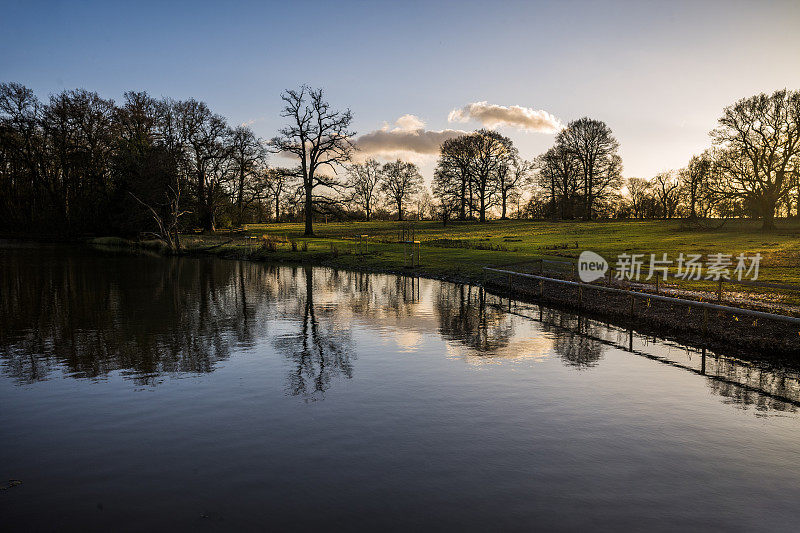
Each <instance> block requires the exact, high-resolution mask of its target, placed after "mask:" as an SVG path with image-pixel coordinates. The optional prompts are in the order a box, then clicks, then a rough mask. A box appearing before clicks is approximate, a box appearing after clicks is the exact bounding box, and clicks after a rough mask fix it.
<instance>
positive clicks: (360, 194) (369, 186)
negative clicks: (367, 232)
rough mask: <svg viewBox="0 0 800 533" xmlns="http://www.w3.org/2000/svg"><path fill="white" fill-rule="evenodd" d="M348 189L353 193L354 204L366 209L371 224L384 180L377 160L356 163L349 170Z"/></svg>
mask: <svg viewBox="0 0 800 533" xmlns="http://www.w3.org/2000/svg"><path fill="white" fill-rule="evenodd" d="M347 171H348V175H349V179H348V181H347V187H348V189H350V190H351V191H352V199H353V202H354V203H355V204H356V205H357V206H359V207H361V208H362V209H364V213H365V214H366V216H367V222H369V219H370V217H371V216H372V210H373V208H374V206H375V201H376V200H377V196H378V191H379V184H380V182H381V180H382V179H383V170H382V169H381V164H380V163H378V161H376V160H375V159H372V158H370V159H367V160H366V161H365V162H364V163H356V164H353V165H351V166H350V167H349V168H348V169H347Z"/></svg>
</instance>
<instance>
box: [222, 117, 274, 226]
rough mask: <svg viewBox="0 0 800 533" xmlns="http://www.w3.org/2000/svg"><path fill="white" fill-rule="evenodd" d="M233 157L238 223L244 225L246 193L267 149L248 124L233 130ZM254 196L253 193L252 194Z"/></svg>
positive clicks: (263, 160)
mask: <svg viewBox="0 0 800 533" xmlns="http://www.w3.org/2000/svg"><path fill="white" fill-rule="evenodd" d="M231 157H232V158H233V167H234V168H233V171H234V172H235V173H236V183H235V187H236V189H235V193H236V194H235V197H236V218H237V220H236V224H237V225H238V226H241V225H242V222H243V221H244V210H245V208H246V207H247V203H246V201H245V194H246V191H247V190H248V189H251V188H252V187H249V185H250V183H248V181H252V179H253V178H254V177H255V174H256V171H257V169H258V167H259V163H264V162H265V159H266V151H265V149H264V146H263V145H262V144H261V141H259V139H258V138H257V137H256V136H255V134H254V133H253V131H252V130H251V129H250V128H248V127H246V126H238V127H237V128H235V129H234V130H233V131H232V132H231ZM251 196H252V195H251Z"/></svg>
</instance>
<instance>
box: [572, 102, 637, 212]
mask: <svg viewBox="0 0 800 533" xmlns="http://www.w3.org/2000/svg"><path fill="white" fill-rule="evenodd" d="M556 144H560V145H563V146H564V147H565V148H566V149H567V150H569V151H570V152H571V153H572V154H573V155H574V157H575V158H576V160H577V162H578V165H579V168H580V172H581V175H582V178H583V183H582V185H583V204H584V213H583V217H584V219H586V220H591V219H592V216H593V209H594V206H595V203H596V202H597V201H598V200H602V199H603V197H604V196H606V195H607V194H609V193H612V192H613V191H615V190H616V189H618V188H619V185H620V182H621V174H622V160H621V159H620V157H619V155H618V154H617V151H618V150H619V142H617V140H616V139H615V138H614V136H613V135H612V133H611V128H609V127H608V125H607V124H606V123H605V122H602V121H600V120H594V119H590V118H588V117H584V118H581V119H578V120H575V121H573V122H570V123H569V124H568V125H567V127H566V128H565V129H563V130H561V132H559V134H558V136H557V137H556Z"/></svg>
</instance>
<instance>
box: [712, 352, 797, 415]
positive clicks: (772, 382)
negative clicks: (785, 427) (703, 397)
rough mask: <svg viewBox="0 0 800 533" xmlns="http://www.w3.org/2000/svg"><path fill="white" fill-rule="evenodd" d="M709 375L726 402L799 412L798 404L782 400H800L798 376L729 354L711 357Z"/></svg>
mask: <svg viewBox="0 0 800 533" xmlns="http://www.w3.org/2000/svg"><path fill="white" fill-rule="evenodd" d="M706 374H707V375H709V376H711V377H709V379H708V380H707V384H708V387H709V388H710V389H711V392H712V393H714V394H717V395H719V396H720V397H722V398H723V399H724V400H723V401H724V402H725V403H730V404H732V405H736V406H737V407H740V408H742V409H748V408H750V407H752V408H754V409H756V410H758V411H768V410H775V411H785V412H795V411H797V407H796V406H795V405H794V404H792V403H789V402H786V401H782V400H780V398H786V399H787V400H790V401H795V402H798V401H800V381H798V378H797V376H789V375H786V374H784V373H781V372H778V371H772V370H767V369H761V368H758V367H754V366H750V365H745V364H742V363H740V362H738V361H736V360H735V359H728V358H726V357H709V358H707V366H706ZM715 378H721V379H715ZM760 391H763V393H766V394H763V393H762V392H760Z"/></svg>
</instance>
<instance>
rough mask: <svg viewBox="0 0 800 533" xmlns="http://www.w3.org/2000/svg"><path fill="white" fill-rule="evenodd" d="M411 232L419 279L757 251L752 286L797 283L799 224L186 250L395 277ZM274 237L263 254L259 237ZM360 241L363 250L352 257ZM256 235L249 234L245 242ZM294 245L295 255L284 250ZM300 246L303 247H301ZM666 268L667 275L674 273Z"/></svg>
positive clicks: (439, 233) (261, 227) (548, 229)
mask: <svg viewBox="0 0 800 533" xmlns="http://www.w3.org/2000/svg"><path fill="white" fill-rule="evenodd" d="M404 226H406V227H412V228H413V229H414V239H415V240H417V241H420V265H419V266H418V267H417V268H415V269H414V271H415V272H417V273H419V274H423V275H429V276H435V277H448V278H462V279H466V280H475V279H478V278H479V277H480V276H481V273H482V268H483V267H485V266H498V265H502V266H508V265H524V264H525V263H532V262H534V261H535V260H537V259H541V258H545V259H556V260H558V259H563V260H572V261H574V260H576V259H577V257H578V255H579V254H580V253H581V252H582V251H584V250H592V251H594V252H597V253H599V254H600V255H602V256H603V257H605V258H606V259H607V260H608V261H609V264H610V265H612V267H613V265H614V264H615V262H616V258H617V256H618V255H619V254H622V253H628V254H634V253H640V254H645V255H646V257H645V259H646V261H649V256H650V254H651V253H655V254H657V255H658V256H659V257H660V256H661V254H663V253H667V255H668V258H669V259H671V260H676V259H677V257H678V254H679V253H681V252H683V253H684V254H689V253H694V254H703V255H704V256H706V255H707V254H715V253H724V254H733V255H734V256H735V255H737V254H739V253H742V252H743V253H745V254H748V255H752V254H755V253H760V254H761V255H762V260H761V268H760V271H759V280H761V281H769V282H778V283H793V284H800V221H794V220H793V221H778V229H777V231H775V232H770V233H764V232H762V231H761V230H760V226H761V223H760V222H759V221H726V222H725V223H722V221H708V222H704V223H699V224H690V223H688V222H686V221H681V220H666V221H664V220H652V221H603V222H547V221H527V220H507V221H499V220H498V221H489V222H485V223H477V222H449V223H448V224H447V225H446V226H444V225H442V223H441V222H434V221H422V222H411V223H401V222H386V221H379V222H337V223H328V224H326V223H324V222H317V223H316V224H315V225H314V232H315V236H314V237H304V236H303V225H302V224H299V223H287V224H250V225H247V226H246V227H245V228H244V229H243V230H242V231H232V232H228V231H219V232H217V233H215V234H213V235H207V234H204V235H186V236H184V244H185V245H186V246H187V248H188V249H189V250H193V249H200V248H206V247H209V246H213V245H216V244H220V243H224V242H226V241H228V240H231V239H232V241H231V242H230V243H228V244H224V245H222V246H218V247H217V248H215V249H214V251H215V252H219V253H223V254H225V253H242V254H246V255H251V254H252V255H258V256H264V259H269V258H270V257H272V258H273V259H275V260H278V261H305V260H324V262H325V264H327V265H330V266H336V267H341V268H356V269H374V270H393V271H401V270H403V269H404V255H405V254H404V246H403V245H401V244H399V243H398V241H399V240H400V238H401V231H402V228H403V227H404ZM264 235H266V236H269V237H270V238H271V239H272V240H273V241H277V242H276V243H275V244H274V246H275V247H276V248H277V249H276V250H275V251H271V250H270V249H269V247H268V246H265V245H263V244H262V243H263V237H262V236H264ZM360 235H365V236H366V237H362V239H363V240H364V241H366V242H367V243H368V244H367V253H358V252H359V250H358V247H357V246H356V243H357V241H358V239H359V236H360ZM251 237H256V238H251ZM292 241H294V243H295V245H296V247H297V251H293V249H292ZM304 244H305V246H306V247H307V250H306V251H304V250H303V246H304ZM673 270H674V269H673Z"/></svg>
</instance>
